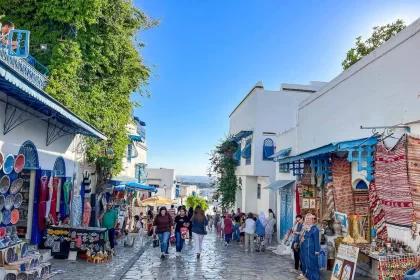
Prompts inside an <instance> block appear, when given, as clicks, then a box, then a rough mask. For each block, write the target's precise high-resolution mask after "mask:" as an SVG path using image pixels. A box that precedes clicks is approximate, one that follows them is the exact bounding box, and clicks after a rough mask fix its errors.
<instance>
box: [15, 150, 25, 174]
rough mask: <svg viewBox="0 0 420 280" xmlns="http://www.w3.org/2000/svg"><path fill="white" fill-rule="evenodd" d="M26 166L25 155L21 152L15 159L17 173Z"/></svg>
mask: <svg viewBox="0 0 420 280" xmlns="http://www.w3.org/2000/svg"><path fill="white" fill-rule="evenodd" d="M24 167H25V156H24V155H22V154H20V155H18V156H17V157H16V159H15V165H14V169H15V172H16V173H20V172H21V171H22V170H23V168H24Z"/></svg>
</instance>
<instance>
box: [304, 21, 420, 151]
mask: <svg viewBox="0 0 420 280" xmlns="http://www.w3.org/2000/svg"><path fill="white" fill-rule="evenodd" d="M419 31H420V20H417V21H415V22H414V23H413V24H412V25H410V26H408V27H407V28H406V29H404V30H403V31H401V32H400V33H399V34H398V35H397V36H395V37H393V38H392V39H391V40H389V41H387V42H386V43H384V44H383V45H382V46H381V47H379V48H378V49H376V50H375V51H373V52H372V53H370V54H369V55H368V56H366V57H365V58H363V59H362V60H361V61H359V62H358V63H356V64H355V65H353V66H352V67H351V68H349V69H348V70H346V71H345V72H343V73H342V74H341V75H339V76H338V77H336V78H335V79H334V80H332V81H331V82H330V83H328V85H327V86H325V87H323V88H322V89H321V90H319V91H318V92H317V93H316V94H314V95H312V96H311V97H309V98H308V99H306V100H305V101H304V102H302V103H301V105H300V110H299V152H304V151H308V150H311V149H314V148H318V147H320V146H323V145H326V144H329V143H331V142H336V141H346V140H352V139H359V138H363V137H368V136H370V135H372V132H371V131H370V130H362V129H360V126H361V125H363V126H393V125H397V124H401V123H408V122H412V121H417V120H419V119H420V111H419V110H418V108H419V106H420V95H419V92H420V79H419V76H418V66H419V65H420V48H419V45H420V33H419Z"/></svg>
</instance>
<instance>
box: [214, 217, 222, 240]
mask: <svg viewBox="0 0 420 280" xmlns="http://www.w3.org/2000/svg"><path fill="white" fill-rule="evenodd" d="M214 225H215V228H216V236H217V237H220V236H222V222H221V218H220V214H216V218H215V219H214Z"/></svg>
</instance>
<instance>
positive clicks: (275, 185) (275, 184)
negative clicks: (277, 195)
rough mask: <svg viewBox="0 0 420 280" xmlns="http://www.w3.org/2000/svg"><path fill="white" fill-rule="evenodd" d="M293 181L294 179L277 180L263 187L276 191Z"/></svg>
mask: <svg viewBox="0 0 420 280" xmlns="http://www.w3.org/2000/svg"><path fill="white" fill-rule="evenodd" d="M294 182H295V180H277V181H275V182H273V183H271V184H269V185H268V186H266V187H265V188H264V189H269V190H272V191H277V190H279V189H281V188H284V187H286V186H289V185H290V184H293V183H294Z"/></svg>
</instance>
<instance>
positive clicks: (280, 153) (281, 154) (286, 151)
mask: <svg viewBox="0 0 420 280" xmlns="http://www.w3.org/2000/svg"><path fill="white" fill-rule="evenodd" d="M291 150H292V148H287V149H283V150H281V151H278V152H277V153H275V154H274V155H272V156H271V157H270V158H272V159H274V161H276V160H277V159H279V158H283V157H287V156H288V155H289V154H290V151H291Z"/></svg>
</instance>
